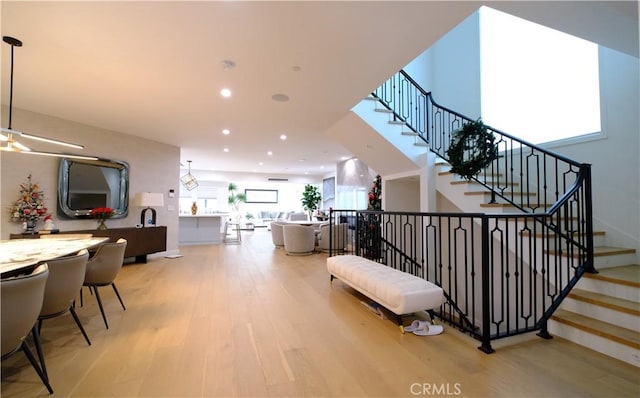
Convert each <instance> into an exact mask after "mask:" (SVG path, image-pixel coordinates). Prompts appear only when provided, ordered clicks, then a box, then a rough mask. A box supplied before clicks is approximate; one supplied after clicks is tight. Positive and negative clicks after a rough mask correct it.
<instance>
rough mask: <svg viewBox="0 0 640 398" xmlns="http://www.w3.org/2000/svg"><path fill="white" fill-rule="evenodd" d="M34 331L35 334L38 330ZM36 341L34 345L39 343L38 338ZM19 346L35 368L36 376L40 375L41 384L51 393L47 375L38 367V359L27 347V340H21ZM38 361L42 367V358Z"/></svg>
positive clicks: (51, 389)
mask: <svg viewBox="0 0 640 398" xmlns="http://www.w3.org/2000/svg"><path fill="white" fill-rule="evenodd" d="M34 331H35V329H34ZM35 333H36V334H37V333H38V332H37V331H35ZM34 339H35V335H34ZM37 341H38V344H37V345H36V347H38V346H39V345H40V344H39V343H40V339H38V340H37ZM20 348H22V351H23V352H24V354H25V355H26V356H27V358H28V359H29V362H31V366H33V368H34V369H35V370H36V373H38V376H40V380H42V384H44V385H45V387H47V390H48V391H49V394H53V388H51V385H50V384H49V377H48V376H47V375H46V373H45V372H43V370H42V369H41V368H40V365H38V361H36V358H35V357H34V356H33V353H32V352H31V349H30V348H29V345H28V344H27V342H26V341H24V340H23V341H22V344H21V345H20ZM40 361H41V363H42V366H43V367H44V358H40Z"/></svg>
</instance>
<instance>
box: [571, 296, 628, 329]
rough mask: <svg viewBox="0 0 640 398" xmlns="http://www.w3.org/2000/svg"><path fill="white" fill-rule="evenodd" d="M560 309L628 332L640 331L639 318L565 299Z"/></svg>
mask: <svg viewBox="0 0 640 398" xmlns="http://www.w3.org/2000/svg"><path fill="white" fill-rule="evenodd" d="M560 308H562V309H565V310H567V311H571V312H575V313H577V314H580V315H584V316H588V317H590V318H594V319H597V320H599V321H602V322H607V323H610V324H612V325H616V326H620V327H623V328H627V329H630V330H640V317H639V316H637V315H631V314H628V313H626V312H620V311H616V310H614V309H611V308H605V307H601V306H599V305H595V304H591V303H587V302H585V301H581V300H576V299H573V298H571V297H567V298H566V299H565V300H564V301H563V302H562V305H561V306H560Z"/></svg>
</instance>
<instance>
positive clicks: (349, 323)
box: [1, 229, 640, 397]
mask: <svg viewBox="0 0 640 398" xmlns="http://www.w3.org/2000/svg"><path fill="white" fill-rule="evenodd" d="M181 251H182V253H183V254H184V257H182V258H179V259H165V258H154V259H151V260H150V262H149V263H148V264H139V265H138V264H135V265H127V266H125V267H124V268H123V270H122V272H121V273H120V275H119V276H118V278H117V280H116V281H117V286H118V288H119V290H120V292H121V294H122V296H123V299H124V301H125V304H126V305H127V310H126V311H123V310H122V308H120V306H119V303H118V301H117V299H116V298H115V296H114V294H113V291H112V290H111V289H110V288H103V289H102V290H101V291H102V292H103V294H102V296H103V300H104V301H105V303H106V311H107V316H108V319H109V322H110V329H109V330H106V329H105V328H104V325H103V322H102V318H101V317H100V313H99V311H98V308H97V305H96V304H95V299H94V297H91V296H88V295H87V294H85V306H84V307H82V308H78V313H79V315H80V318H81V319H82V321H83V323H84V325H85V328H86V329H87V332H88V334H89V336H90V338H91V340H92V342H93V345H92V346H90V347H89V346H87V344H86V342H85V341H84V339H83V338H82V336H81V335H80V332H79V331H78V330H77V328H76V326H75V324H74V323H73V320H72V319H71V317H70V316H64V317H62V318H58V319H54V320H49V321H46V322H45V324H44V327H43V330H42V339H43V344H44V350H45V357H46V361H47V367H48V369H49V375H50V379H51V384H52V386H53V388H54V390H55V396H59V397H67V396H74V397H103V396H116V397H133V396H143V397H234V396H244V397H320V396H327V397H412V396H445V395H447V394H448V395H453V396H456V395H457V396H467V397H638V396H640V373H639V369H638V368H635V367H633V366H631V365H627V364H625V363H623V362H620V361H617V360H614V359H610V358H608V357H605V356H603V355H601V354H598V353H596V352H592V351H590V350H587V349H584V348H582V347H579V346H577V345H574V344H572V343H570V342H567V341H565V340H562V339H561V338H554V339H552V340H543V339H540V338H538V337H536V336H535V335H526V336H519V337H517V338H512V339H505V340H501V341H498V342H496V343H494V348H496V349H497V352H496V353H494V354H491V355H486V354H484V353H482V352H481V351H479V350H478V349H477V347H478V345H479V343H478V342H477V341H475V340H473V339H472V338H470V337H469V336H467V335H465V334H462V333H460V332H459V331H457V330H454V329H452V328H451V327H449V326H446V325H445V332H444V333H443V334H442V335H439V336H428V337H427V336H416V335H413V334H404V335H403V334H401V333H400V331H399V328H398V327H397V326H396V325H395V324H394V323H393V322H392V321H390V320H381V319H379V318H377V317H376V316H374V315H373V314H372V313H370V312H369V311H368V310H367V309H366V308H365V307H364V306H362V305H361V304H360V300H362V299H363V298H362V297H360V296H358V295H356V294H355V293H354V291H353V290H352V289H350V288H348V287H346V286H345V285H344V284H342V283H341V282H340V281H334V282H333V285H331V284H330V283H329V275H328V274H327V271H326V266H325V264H326V261H325V260H326V257H327V255H326V254H314V255H312V256H306V257H289V256H286V255H285V254H284V253H283V251H282V250H277V249H274V247H273V245H272V244H271V239H270V235H269V232H267V231H266V230H264V229H259V230H256V231H254V232H243V242H242V244H240V245H217V246H190V247H182V248H181ZM409 321H410V319H407V323H408V322H409ZM1 393H2V397H29V396H47V395H48V394H47V392H46V390H45V389H44V387H43V386H42V384H41V383H40V381H39V379H38V377H37V375H36V374H35V372H34V371H33V369H32V368H31V366H30V365H29V363H28V362H27V360H26V358H25V356H24V355H22V354H21V353H17V354H15V355H14V356H12V357H10V358H9V359H7V360H5V361H4V362H3V363H2V391H1Z"/></svg>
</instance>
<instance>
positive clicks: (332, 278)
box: [329, 274, 336, 283]
mask: <svg viewBox="0 0 640 398" xmlns="http://www.w3.org/2000/svg"><path fill="white" fill-rule="evenodd" d="M335 278H336V277H335V276H333V274H331V279H329V283H332V282H333V280H334V279H335Z"/></svg>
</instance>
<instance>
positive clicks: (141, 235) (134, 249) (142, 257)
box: [11, 227, 167, 263]
mask: <svg viewBox="0 0 640 398" xmlns="http://www.w3.org/2000/svg"><path fill="white" fill-rule="evenodd" d="M59 233H60V234H92V235H93V236H104V237H107V238H109V241H110V242H115V241H117V240H118V239H120V238H124V239H126V240H127V249H126V250H125V252H124V257H125V258H130V257H133V258H135V261H136V262H137V263H146V262H147V254H151V253H157V252H163V251H166V250H167V227H145V228H109V229H102V230H98V229H85V230H78V231H60V232H59ZM38 237H39V235H27V236H25V235H21V234H11V239H16V238H38Z"/></svg>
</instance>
